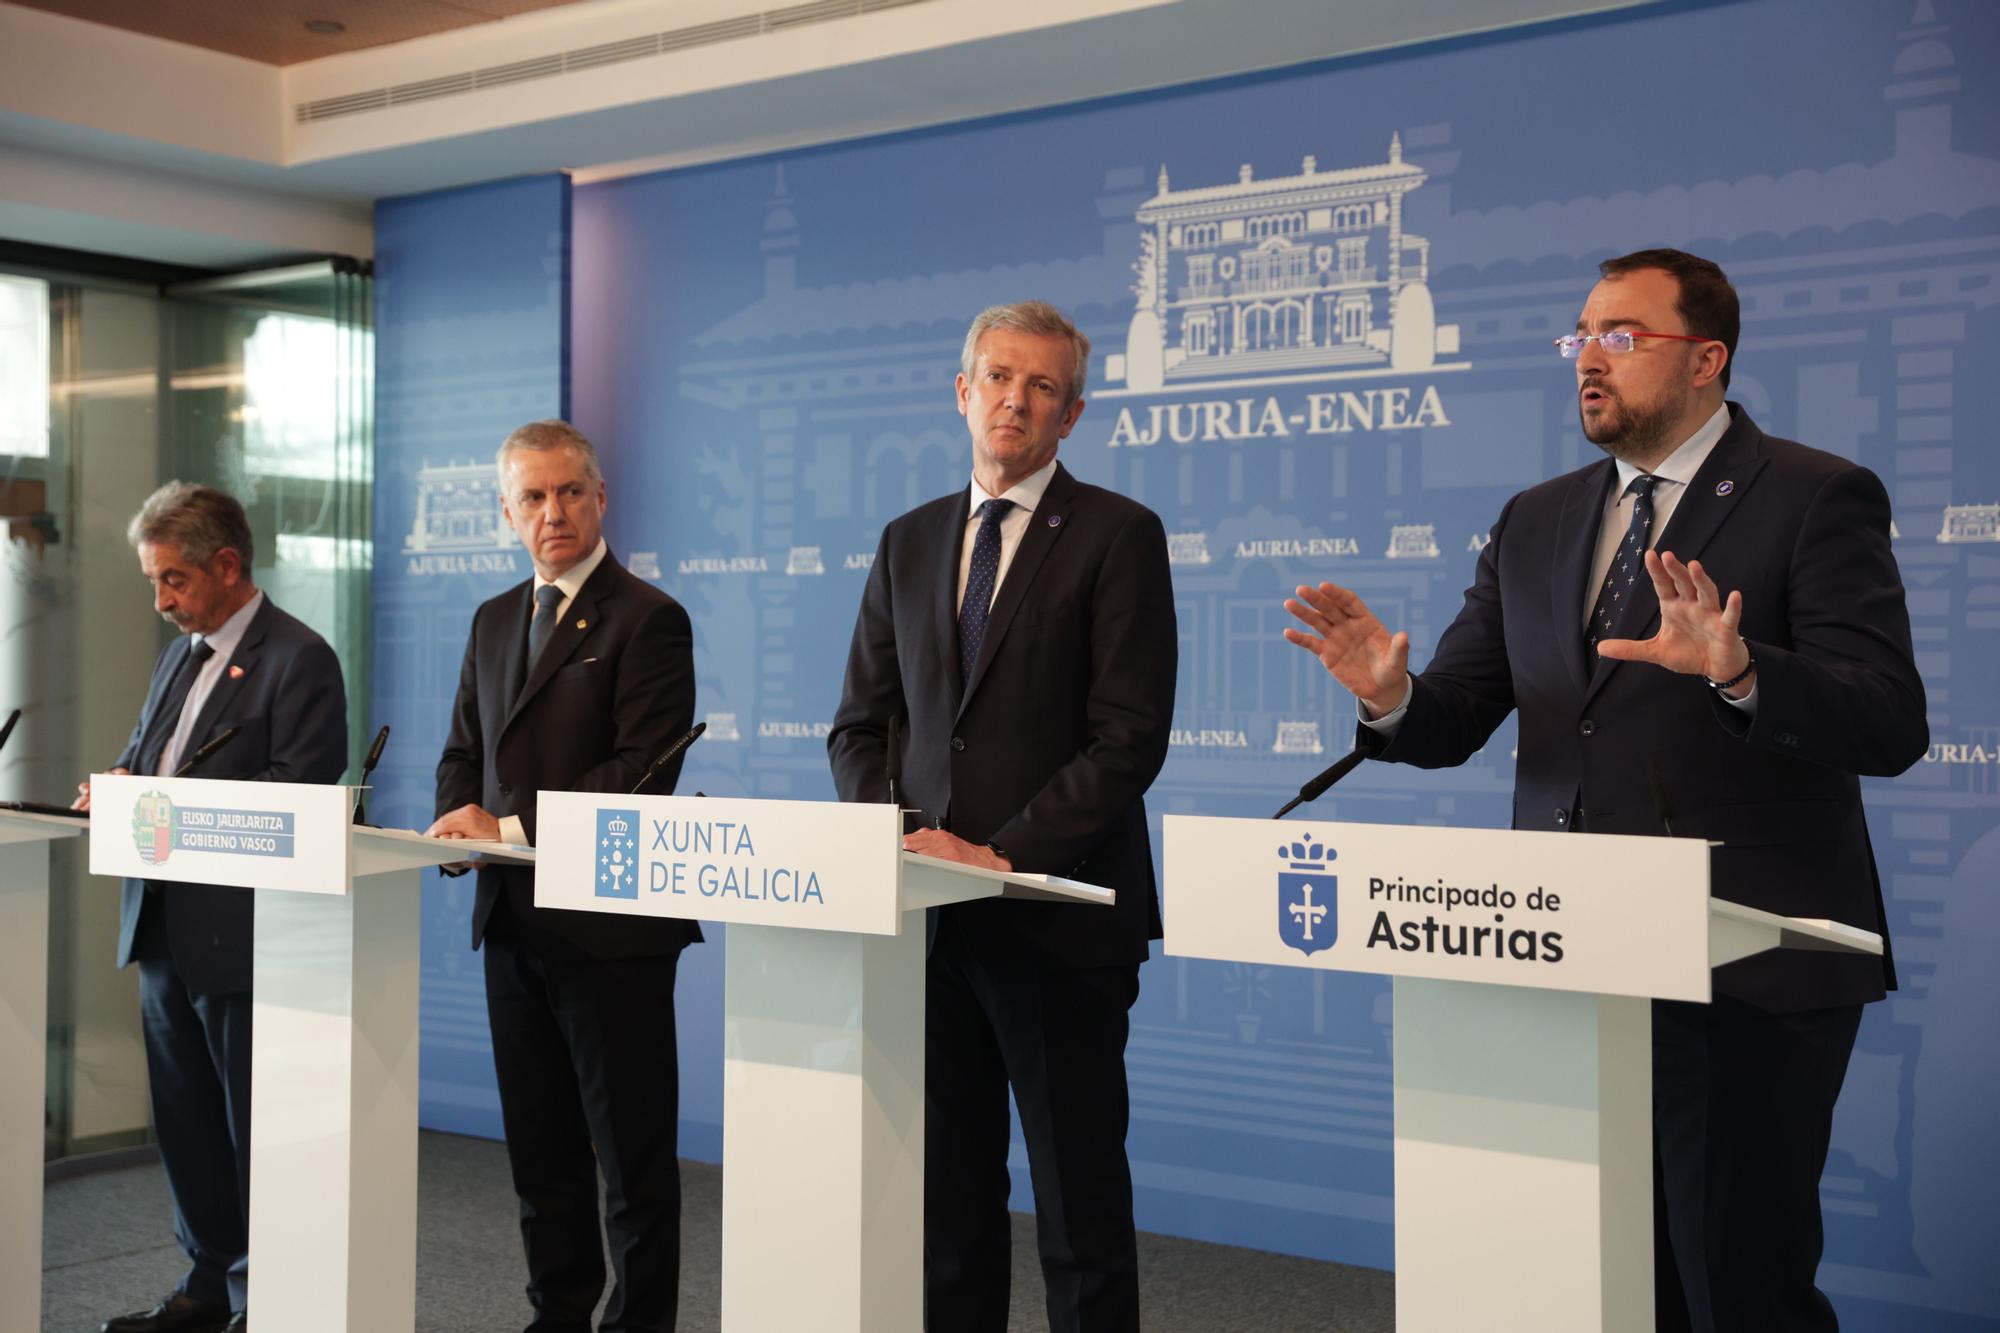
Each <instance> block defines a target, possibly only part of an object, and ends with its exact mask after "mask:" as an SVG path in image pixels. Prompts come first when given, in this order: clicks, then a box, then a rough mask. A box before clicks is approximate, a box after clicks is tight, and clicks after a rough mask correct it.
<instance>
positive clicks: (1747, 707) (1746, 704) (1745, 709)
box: [1716, 680, 1757, 717]
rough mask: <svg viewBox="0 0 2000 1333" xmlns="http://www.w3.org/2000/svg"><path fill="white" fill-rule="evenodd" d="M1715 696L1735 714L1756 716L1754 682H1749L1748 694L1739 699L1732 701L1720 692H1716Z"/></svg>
mask: <svg viewBox="0 0 2000 1333" xmlns="http://www.w3.org/2000/svg"><path fill="white" fill-rule="evenodd" d="M1716 694H1717V695H1719V696H1721V699H1722V702H1724V703H1726V704H1728V705H1729V706H1730V707H1731V708H1734V709H1735V710H1736V711H1737V712H1739V713H1748V714H1749V715H1750V716H1751V717H1755V716H1757V682H1756V681H1754V680H1753V681H1751V682H1750V693H1748V694H1746V695H1744V696H1743V697H1742V698H1741V699H1732V698H1730V697H1729V696H1728V695H1726V694H1723V693H1722V691H1721V690H1717V691H1716Z"/></svg>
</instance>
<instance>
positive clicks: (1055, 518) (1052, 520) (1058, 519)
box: [1049, 514, 1062, 528]
mask: <svg viewBox="0 0 2000 1333" xmlns="http://www.w3.org/2000/svg"><path fill="white" fill-rule="evenodd" d="M1049 526H1050V527H1052V528H1059V527H1061V526H1062V515H1061V514H1050V515H1049Z"/></svg>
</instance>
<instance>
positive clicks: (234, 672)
mask: <svg viewBox="0 0 2000 1333" xmlns="http://www.w3.org/2000/svg"><path fill="white" fill-rule="evenodd" d="M229 678H230V679H231V680H242V679H243V668H242V667H240V666H232V667H230V668H229Z"/></svg>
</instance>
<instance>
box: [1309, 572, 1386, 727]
mask: <svg viewBox="0 0 2000 1333" xmlns="http://www.w3.org/2000/svg"><path fill="white" fill-rule="evenodd" d="M1285 609H1286V610H1287V611H1289V612H1291V613H1292V615H1293V616H1295V617H1297V618H1298V620H1299V621H1301V622H1302V623H1303V624H1304V625H1305V627H1306V628H1305V629H1303V630H1300V629H1287V630H1286V631H1285V641H1286V642H1287V643H1295V644H1297V645H1298V646H1299V647H1301V648H1303V649H1305V650H1306V651H1307V652H1309V653H1311V654H1312V655H1313V656H1314V657H1317V658H1318V659H1319V662H1320V665H1321V666H1323V667H1325V668H1326V670H1327V674H1328V675H1330V676H1332V677H1333V678H1334V679H1335V680H1337V681H1339V682H1340V683H1341V685H1342V686H1343V687H1345V688H1346V690H1347V692H1348V693H1349V694H1351V695H1353V696H1354V697H1355V698H1357V699H1359V700H1360V701H1361V703H1362V705H1363V706H1364V707H1365V708H1367V709H1368V715H1369V716H1370V717H1381V716H1383V715H1384V714H1386V713H1393V712H1394V711H1396V707H1397V705H1399V704H1401V703H1402V702H1403V696H1404V694H1405V693H1407V692H1408V690H1409V687H1410V636H1409V635H1407V634H1405V633H1403V631H1401V630H1397V631H1396V632H1395V633H1394V634H1391V633H1389V630H1388V628H1387V627H1386V626H1385V625H1383V623H1382V622H1381V621H1379V620H1377V619H1376V618H1375V613H1374V612H1373V611H1370V610H1369V609H1368V603H1366V602H1364V601H1362V600H1361V598H1360V596H1359V595H1358V594H1356V593H1354V592H1351V591H1349V590H1348V589H1346V588H1343V587H1340V586H1339V585H1338V584H1333V583H1322V584H1320V585H1319V586H1318V587H1317V588H1313V587H1308V586H1306V585H1304V584H1301V585H1299V590H1298V596H1297V597H1288V598H1286V599H1285ZM1308 631H1310V633H1308Z"/></svg>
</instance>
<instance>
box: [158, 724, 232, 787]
mask: <svg viewBox="0 0 2000 1333" xmlns="http://www.w3.org/2000/svg"><path fill="white" fill-rule="evenodd" d="M241 730H243V728H242V726H241V725H240V724H239V725H237V726H234V727H231V728H230V729H229V730H227V731H225V732H223V733H222V734H221V735H220V736H217V737H216V738H215V739H214V740H212V741H210V742H209V743H208V744H206V745H204V746H202V747H201V748H200V749H199V750H196V751H195V752H194V753H193V754H191V755H189V756H188V757H187V758H186V759H185V760H184V761H182V763H181V766H180V767H179V768H177V769H175V770H174V776H175V777H177V778H184V777H186V776H187V775H188V774H190V773H192V772H194V770H195V769H197V768H199V767H200V766H201V765H202V764H203V763H204V762H205V761H206V760H207V759H208V757H209V756H210V755H212V754H214V753H215V752H216V751H217V750H220V749H221V748H222V747H223V746H225V745H227V744H229V742H231V741H233V740H235V739H236V733H237V732H239V731H241Z"/></svg>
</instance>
